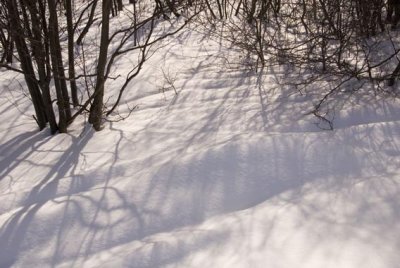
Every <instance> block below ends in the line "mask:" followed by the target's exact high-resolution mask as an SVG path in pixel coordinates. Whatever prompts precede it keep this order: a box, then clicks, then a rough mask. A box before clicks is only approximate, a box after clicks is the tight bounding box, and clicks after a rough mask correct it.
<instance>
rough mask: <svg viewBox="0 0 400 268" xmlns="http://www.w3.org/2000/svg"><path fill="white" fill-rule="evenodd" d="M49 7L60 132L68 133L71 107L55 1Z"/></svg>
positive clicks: (52, 61)
mask: <svg viewBox="0 0 400 268" xmlns="http://www.w3.org/2000/svg"><path fill="white" fill-rule="evenodd" d="M48 5H49V15H50V16H49V39H50V56H51V63H52V66H53V68H52V70H53V79H54V85H55V88H56V93H57V105H58V109H59V123H58V127H59V131H60V132H61V133H66V132H67V122H68V120H69V119H70V118H71V110H70V106H69V96H68V91H67V87H66V82H65V76H64V67H63V65H62V55H61V47H60V39H59V36H58V19H57V10H56V4H55V2H54V0H48Z"/></svg>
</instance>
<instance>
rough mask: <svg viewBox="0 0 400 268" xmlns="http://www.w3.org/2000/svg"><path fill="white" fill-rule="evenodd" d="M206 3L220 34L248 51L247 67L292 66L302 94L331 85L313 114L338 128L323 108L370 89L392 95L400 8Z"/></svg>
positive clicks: (325, 2)
mask: <svg viewBox="0 0 400 268" xmlns="http://www.w3.org/2000/svg"><path fill="white" fill-rule="evenodd" d="M204 1H205V2H206V6H207V12H208V14H209V16H208V18H209V19H208V20H209V23H214V24H220V26H219V27H222V28H223V29H224V30H222V31H221V30H220V29H219V31H215V33H214V34H216V35H218V36H219V37H223V38H225V39H227V40H230V42H231V43H232V44H233V45H234V46H236V47H238V48H240V49H242V50H243V51H245V52H246V54H247V57H245V58H246V60H247V64H250V65H251V66H252V67H255V68H256V69H264V68H268V67H271V66H276V65H285V66H290V67H291V69H292V70H295V71H296V72H297V73H298V74H299V75H298V76H297V77H296V80H297V81H296V82H292V81H287V83H291V84H292V86H294V87H293V88H294V89H296V88H297V89H298V90H302V89H304V88H306V87H310V86H312V85H315V84H318V86H319V87H321V86H322V85H323V83H321V82H326V81H328V82H329V83H327V84H328V85H329V87H330V89H329V90H327V92H326V93H325V95H324V96H323V97H322V98H321V99H320V101H319V102H317V103H316V104H315V107H314V109H313V110H312V111H311V113H313V114H314V115H316V116H317V117H318V118H320V119H322V120H324V121H326V122H328V123H329V126H330V128H332V122H330V121H329V119H328V118H327V117H325V115H326V111H324V109H323V105H324V104H325V103H326V102H327V101H328V100H329V99H334V98H335V96H336V95H338V94H340V93H341V92H344V91H346V92H348V93H352V92H355V91H357V90H359V89H360V88H361V87H363V86H364V85H365V83H368V84H369V86H371V87H372V88H374V89H375V90H376V91H386V92H387V91H388V90H387V86H393V85H394V82H395V78H396V77H397V76H398V74H399V72H400V64H399V60H398V53H399V51H400V49H399V45H398V44H397V42H395V41H394V38H392V37H393V36H394V37H395V35H396V34H397V31H396V28H397V24H398V22H399V19H400V1H397V0H389V1H385V0H216V1H209V0H204ZM221 22H222V23H221ZM221 24H222V26H221ZM386 26H390V29H389V27H386ZM216 28H218V26H217V27H216ZM392 30H394V31H392Z"/></svg>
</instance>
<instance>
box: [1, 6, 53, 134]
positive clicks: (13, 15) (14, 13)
mask: <svg viewBox="0 0 400 268" xmlns="http://www.w3.org/2000/svg"><path fill="white" fill-rule="evenodd" d="M6 4H7V9H8V13H9V19H10V24H11V25H12V26H13V30H12V31H11V35H12V36H13V39H14V42H15V46H16V49H17V52H18V56H19V58H20V61H21V68H22V70H23V72H24V76H25V81H26V84H27V87H28V90H29V94H30V96H31V98H32V103H33V107H34V109H35V114H36V116H35V119H36V122H37V124H38V126H39V129H40V130H42V129H43V128H45V127H46V123H47V118H46V113H45V111H44V109H43V107H44V104H43V100H42V95H41V93H40V89H39V86H38V84H37V81H36V76H35V71H34V68H33V64H32V58H31V56H30V53H29V49H28V46H27V44H26V42H25V38H24V36H23V35H22V33H23V32H24V30H23V28H22V25H21V24H22V22H21V21H20V19H19V13H18V4H17V2H16V1H15V0H7V2H6Z"/></svg>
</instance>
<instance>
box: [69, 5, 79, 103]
mask: <svg viewBox="0 0 400 268" xmlns="http://www.w3.org/2000/svg"><path fill="white" fill-rule="evenodd" d="M66 16H67V31H68V76H69V79H70V80H69V81H70V87H71V97H72V103H73V105H74V107H76V106H78V104H79V101H78V87H77V86H76V81H75V62H74V26H73V23H72V0H68V1H66Z"/></svg>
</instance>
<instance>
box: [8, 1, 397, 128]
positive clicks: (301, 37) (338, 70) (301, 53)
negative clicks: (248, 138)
mask: <svg viewBox="0 0 400 268" xmlns="http://www.w3.org/2000/svg"><path fill="white" fill-rule="evenodd" d="M128 5H129V9H127V8H126V7H127V6H128ZM399 5H400V4H396V1H393V0H389V3H388V2H386V1H384V0H126V1H123V0H75V1H73V0H64V1H62V0H61V1H60V0H37V1H31V0H4V1H3V2H2V4H1V6H0V44H1V50H0V53H1V54H0V64H1V66H2V67H4V68H8V69H10V70H12V71H17V72H20V73H22V74H23V75H24V77H25V81H26V85H27V88H28V89H29V93H30V97H31V100H32V103H33V106H34V108H35V119H36V121H37V123H38V125H39V127H40V129H43V128H45V127H46V125H49V126H50V129H51V131H52V133H55V132H57V131H58V132H66V131H67V127H68V125H69V124H70V123H71V122H72V121H73V120H74V119H75V118H76V117H77V116H79V115H80V114H82V113H89V123H91V124H92V125H93V127H94V128H95V129H96V130H100V129H101V125H102V120H103V118H104V117H105V116H108V115H110V114H111V113H112V112H113V111H114V109H115V108H116V107H117V106H118V104H119V101H120V100H121V95H122V94H123V92H124V91H125V90H126V89H127V88H128V85H129V82H130V81H131V80H132V79H133V78H134V77H136V76H137V75H138V74H139V72H140V70H141V68H142V66H143V64H144V63H145V61H146V60H147V58H148V57H149V56H150V54H151V52H150V51H151V47H152V46H153V45H154V44H156V43H157V42H158V41H160V40H162V39H164V38H166V37H168V36H171V35H173V34H174V33H176V32H178V31H179V30H181V29H182V28H183V27H185V25H186V24H187V22H188V21H190V20H191V19H192V18H193V17H194V16H196V15H198V14H199V13H200V12H201V14H202V16H201V17H200V18H201V20H202V24H203V25H207V27H208V26H210V27H208V28H209V29H218V31H214V32H213V34H216V35H219V37H222V38H224V39H225V40H227V41H230V42H231V43H232V45H234V46H236V47H238V48H240V49H241V50H243V53H244V54H246V55H247V57H246V59H247V63H248V64H250V65H251V66H253V67H254V68H255V69H257V70H259V69H263V68H267V67H268V66H273V65H283V64H285V65H290V66H292V67H293V68H295V69H296V70H300V73H301V74H302V77H301V79H299V81H298V82H296V83H294V86H295V87H296V88H298V89H299V88H300V87H306V86H308V85H311V84H312V83H314V82H318V81H322V80H325V81H326V80H330V81H331V82H332V83H333V84H334V86H333V87H332V88H331V89H330V90H329V91H328V92H327V93H326V94H325V95H324V96H323V97H322V98H321V100H320V101H319V102H318V103H317V104H316V105H315V107H314V110H313V111H312V113H314V114H315V115H316V116H318V117H320V118H321V119H323V120H326V118H325V117H324V114H323V111H322V108H321V107H322V105H323V104H324V103H325V102H326V101H327V100H328V99H329V98H333V97H334V95H335V94H337V93H338V92H341V91H340V90H341V89H343V88H344V87H350V91H351V90H357V89H358V88H359V87H361V86H360V85H362V84H363V83H364V82H368V83H371V84H373V85H374V87H375V88H376V89H377V90H382V89H383V88H384V87H385V81H386V83H387V84H389V85H393V84H394V80H395V78H396V76H397V75H398V74H399V72H400V64H398V60H397V56H398V53H399V51H400V50H399V47H398V45H397V44H396V42H394V41H392V39H391V34H395V33H396V31H394V32H391V31H390V30H388V29H387V27H386V25H385V23H386V22H388V23H390V24H391V28H392V29H394V30H395V28H396V26H397V23H398V20H399V19H400V14H399V12H400V7H399ZM121 11H123V12H124V15H126V16H129V18H130V20H129V23H127V25H124V26H123V27H122V28H115V27H110V23H111V24H112V21H113V18H114V17H116V16H118V14H119V12H121ZM183 13H184V14H185V16H183V15H182V14H183ZM182 17H184V18H183V19H182ZM165 20H170V21H175V22H177V24H176V27H175V29H174V30H171V31H169V32H164V33H162V34H161V35H159V34H157V35H154V32H155V31H157V25H158V24H159V23H160V22H162V21H165ZM95 24H96V25H100V26H99V27H101V31H100V34H99V36H98V40H99V44H98V45H99V46H98V50H96V51H95V52H94V53H93V52H91V53H90V52H87V51H88V48H89V47H93V44H92V43H91V42H92V41H93V40H90V41H87V42H86V41H85V37H86V36H87V33H88V32H89V30H90V29H91V27H92V26H93V25H95ZM221 29H222V31H221ZM388 42H389V43H390V42H391V47H392V49H391V50H390V51H381V49H382V44H383V43H386V47H387V43H388ZM111 44H112V45H111ZM63 49H64V50H67V53H65V55H68V57H67V58H66V59H65V58H64V57H63V55H64V54H63V53H62V51H63ZM132 51H136V52H137V53H136V55H138V56H137V60H136V62H135V64H134V65H133V66H132V69H131V70H130V72H129V73H128V74H126V77H125V82H124V83H123V85H122V87H121V89H120V92H119V95H118V98H117V99H116V101H115V103H113V104H111V105H109V107H106V106H105V104H104V100H103V99H104V92H105V90H106V89H105V83H106V81H107V79H112V76H111V72H112V67H113V64H114V63H115V62H116V61H117V60H118V59H119V58H120V57H121V56H123V55H125V54H126V53H129V52H132ZM77 52H79V53H77ZM85 53H86V54H85ZM77 54H79V56H76V55H77ZM13 61H14V63H13ZM15 62H17V63H19V64H15ZM93 62H94V63H95V64H96V67H95V68H94V69H95V70H93V69H91V68H90V67H89V65H90V64H93ZM393 64H394V65H393ZM75 66H80V68H79V72H77V70H75ZM51 81H53V82H54V86H53V85H52V83H51ZM77 81H79V82H80V83H79V85H80V86H78V85H77ZM357 83H358V85H359V86H355V85H357ZM73 107H74V108H73ZM56 115H58V119H56Z"/></svg>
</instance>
